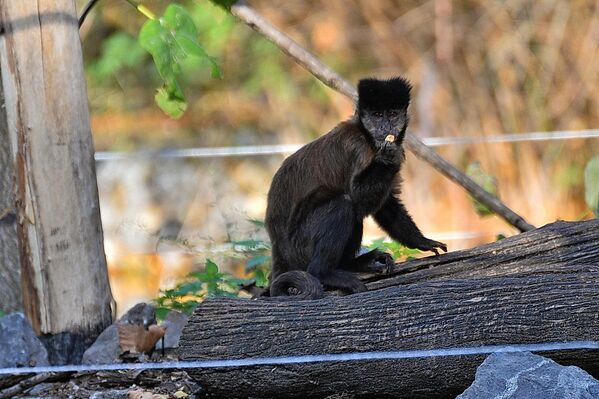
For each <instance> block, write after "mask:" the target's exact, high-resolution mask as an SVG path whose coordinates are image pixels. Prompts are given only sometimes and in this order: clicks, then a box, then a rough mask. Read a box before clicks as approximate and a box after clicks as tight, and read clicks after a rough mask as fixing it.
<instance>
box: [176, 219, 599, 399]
mask: <svg viewBox="0 0 599 399" xmlns="http://www.w3.org/2000/svg"><path fill="white" fill-rule="evenodd" d="M597 243H599V221H598V220H592V221H587V222H578V223H566V222H559V223H554V224H552V225H548V226H545V227H543V228H540V229H537V230H533V231H530V232H527V233H523V234H521V235H519V236H515V237H512V238H507V239H504V240H501V241H498V242H496V243H493V244H489V245H485V246H482V247H480V248H475V249H473V250H470V251H460V252H458V253H455V254H451V253H450V254H446V255H440V256H437V257H432V258H427V259H425V260H418V261H413V262H407V263H406V264H404V265H401V266H400V267H399V270H401V274H396V275H394V276H391V277H390V278H389V281H390V282H392V283H390V284H385V281H386V280H385V279H380V280H378V281H376V282H372V283H370V284H371V287H372V288H376V289H374V290H372V291H369V292H365V293H361V294H356V295H349V296H344V297H333V296H331V297H327V298H325V299H322V300H318V301H297V302H295V301H288V302H274V301H268V300H241V299H215V300H208V301H205V302H204V303H202V305H200V307H199V308H198V309H197V310H196V312H195V314H194V315H193V316H192V317H191V318H190V320H189V324H188V326H187V327H186V329H185V330H184V331H183V336H182V339H181V342H180V356H181V358H182V359H184V360H192V359H238V358H248V357H264V356H288V355H307V354H328V353H346V352H367V351H385V350H407V349H436V348H452V347H469V346H482V345H503V344H517V343H528V344H531V343H544V342H555V341H575V340H596V339H597V337H598V336H599V245H598V244H597ZM477 259H479V261H477ZM468 269H470V271H468ZM412 274H414V275H415V276H416V279H412V278H411V275H412ZM402 279H403V280H404V281H402ZM420 279H421V280H422V282H420V281H419V280H420ZM543 354H544V355H546V356H549V357H551V358H553V359H555V360H557V361H559V362H560V363H563V364H575V365H577V366H580V367H582V368H584V369H585V370H587V371H588V372H590V373H591V374H593V375H594V376H595V377H598V376H599V351H596V350H595V351H591V350H577V351H555V352H550V353H543ZM484 357H485V356H484V355H475V356H453V357H434V358H414V359H402V360H385V361H352V362H328V363H308V364H301V365H300V364H295V365H284V366H272V365H271V366H254V367H244V368H226V369H204V370H196V371H193V372H190V373H191V375H192V376H193V377H194V378H195V379H196V380H197V381H198V382H199V383H200V384H201V385H202V386H203V387H204V388H205V389H206V390H207V391H208V392H210V393H212V394H214V395H216V396H220V397H257V398H268V397H298V398H300V397H302V398H303V397H314V398H317V397H326V396H328V395H333V394H342V393H347V394H351V395H356V396H357V397H362V396H369V397H398V398H453V397H455V396H456V395H457V394H459V393H461V392H462V391H463V390H464V389H465V388H466V387H468V385H469V384H470V383H471V382H472V381H473V379H474V373H475V370H476V367H477V366H478V365H479V364H480V363H481V362H482V361H483V359H484Z"/></svg>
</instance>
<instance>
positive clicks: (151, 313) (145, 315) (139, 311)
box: [117, 302, 156, 328]
mask: <svg viewBox="0 0 599 399" xmlns="http://www.w3.org/2000/svg"><path fill="white" fill-rule="evenodd" d="M117 323H129V324H139V325H143V326H144V327H146V328H148V326H151V325H152V324H156V308H155V307H154V306H153V305H150V304H149V303H143V302H142V303H138V304H137V305H135V306H133V307H132V308H131V309H129V311H128V312H127V313H125V314H124V315H123V316H122V317H121V318H120V319H119V320H118V321H117Z"/></svg>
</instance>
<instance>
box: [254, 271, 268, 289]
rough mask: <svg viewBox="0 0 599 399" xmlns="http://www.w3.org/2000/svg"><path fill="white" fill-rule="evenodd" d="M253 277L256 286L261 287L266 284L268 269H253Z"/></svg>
mask: <svg viewBox="0 0 599 399" xmlns="http://www.w3.org/2000/svg"><path fill="white" fill-rule="evenodd" d="M254 277H255V279H256V286H257V287H260V288H263V287H266V286H267V285H268V271H266V270H264V269H256V270H255V271H254Z"/></svg>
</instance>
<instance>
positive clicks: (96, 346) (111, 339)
mask: <svg viewBox="0 0 599 399" xmlns="http://www.w3.org/2000/svg"><path fill="white" fill-rule="evenodd" d="M120 353H121V348H120V346H119V336H118V330H117V324H116V323H114V324H112V325H110V326H108V328H106V330H104V331H102V334H100V336H99V337H98V338H97V339H96V342H94V343H93V345H92V346H90V347H89V348H87V350H86V351H85V352H84V353H83V358H82V359H81V363H83V364H107V363H117V362H118V361H119V354H120Z"/></svg>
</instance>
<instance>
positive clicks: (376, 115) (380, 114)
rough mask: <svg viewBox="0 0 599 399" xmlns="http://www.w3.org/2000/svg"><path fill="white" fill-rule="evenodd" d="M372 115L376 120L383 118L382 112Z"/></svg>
mask: <svg viewBox="0 0 599 399" xmlns="http://www.w3.org/2000/svg"><path fill="white" fill-rule="evenodd" d="M372 115H374V116H375V117H377V118H382V117H383V113H382V112H373V113H372Z"/></svg>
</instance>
